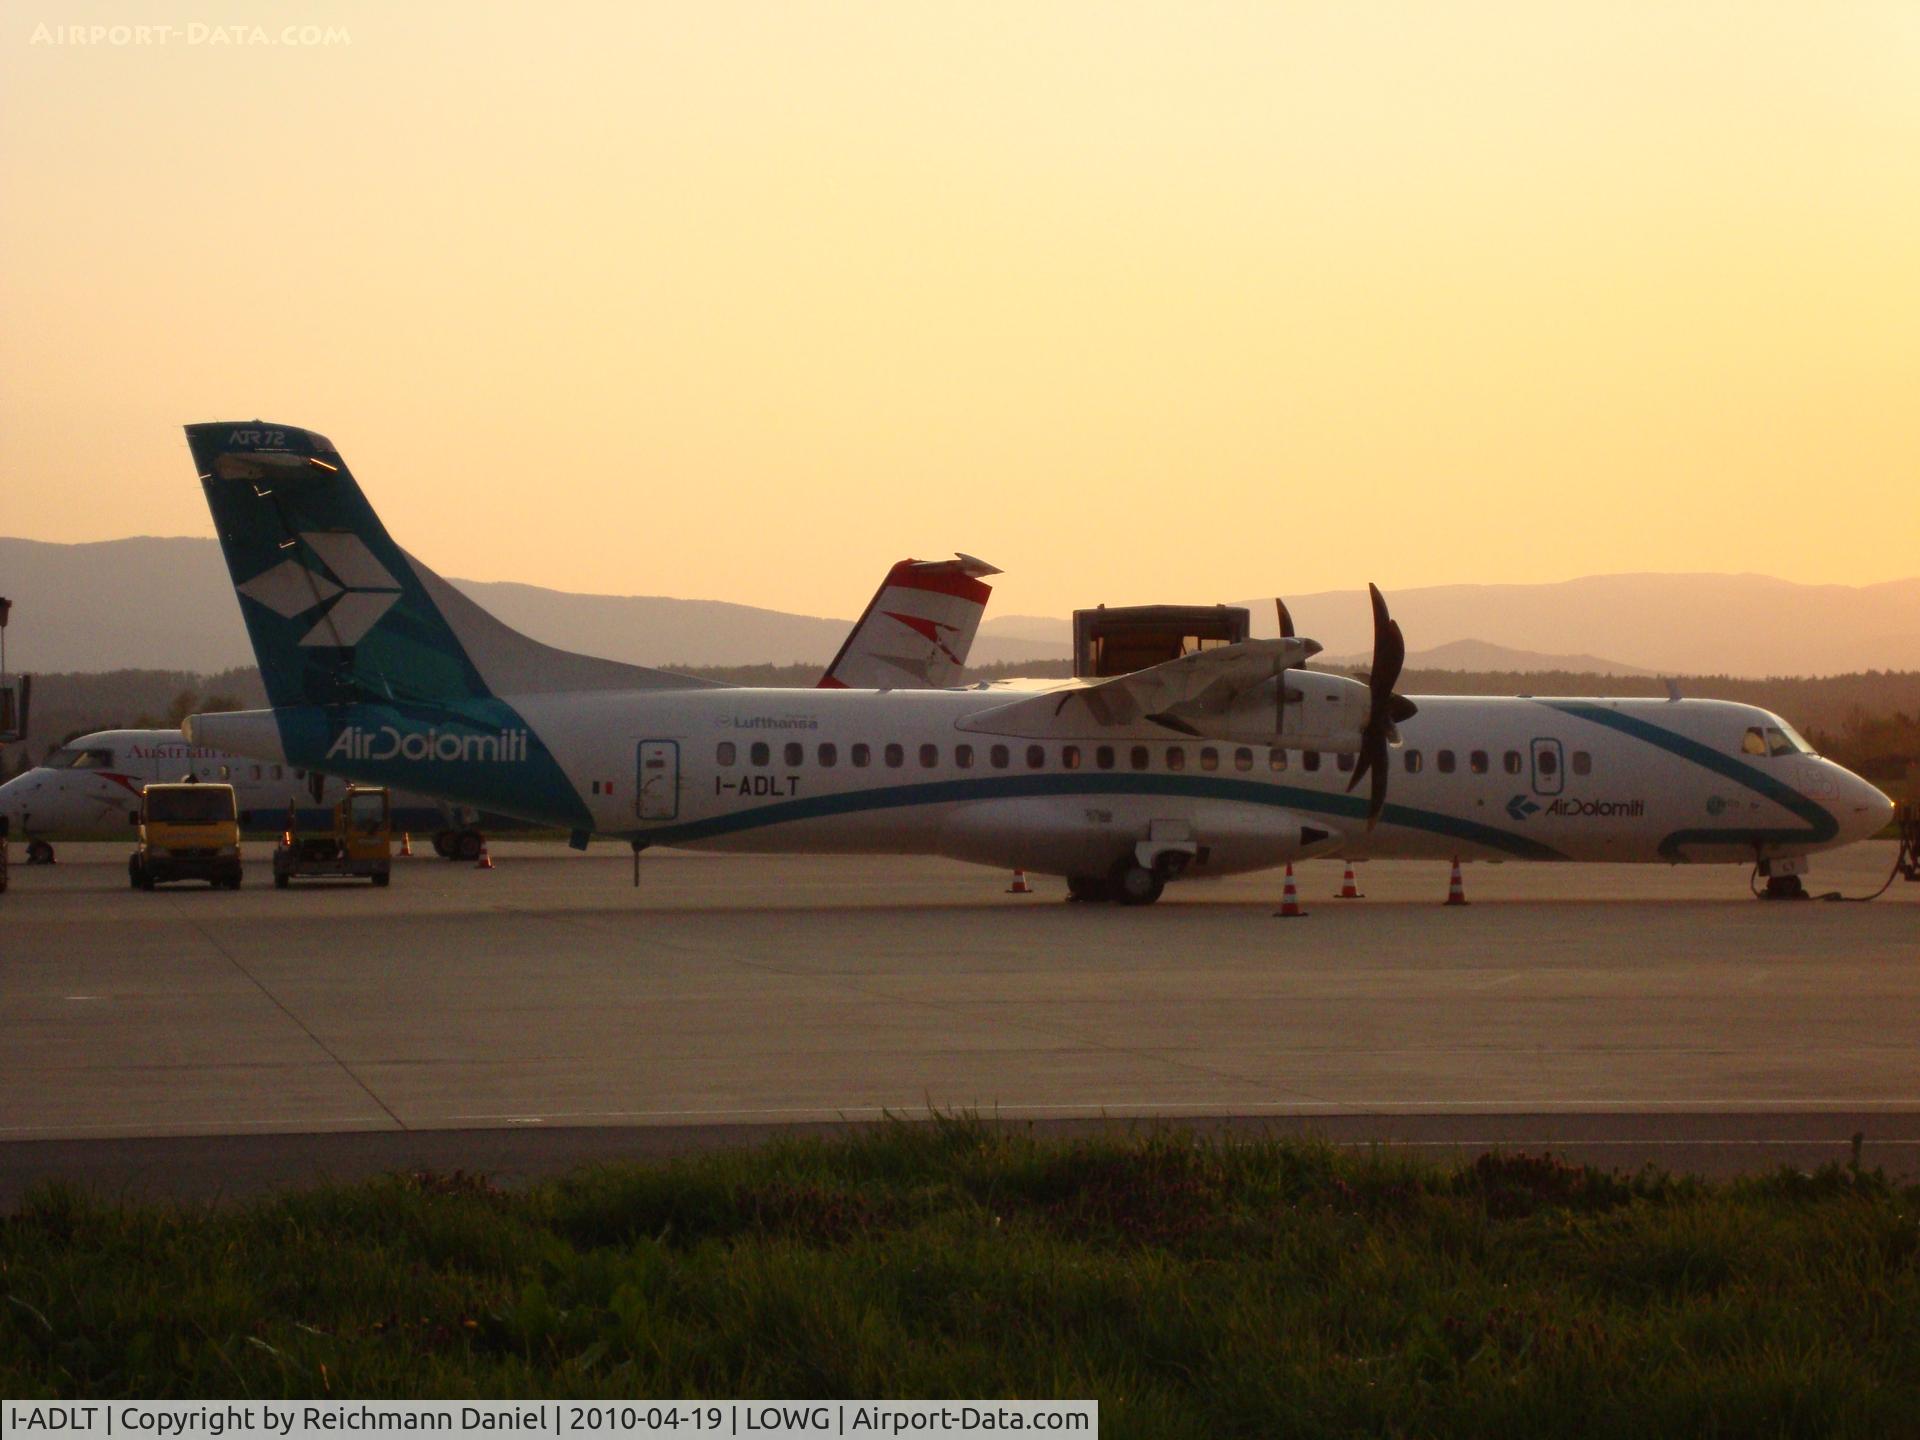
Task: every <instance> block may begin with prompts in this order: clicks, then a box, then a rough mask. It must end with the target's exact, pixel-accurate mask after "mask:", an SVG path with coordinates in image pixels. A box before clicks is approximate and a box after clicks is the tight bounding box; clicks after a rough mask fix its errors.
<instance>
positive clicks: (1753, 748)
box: [1740, 725, 1767, 755]
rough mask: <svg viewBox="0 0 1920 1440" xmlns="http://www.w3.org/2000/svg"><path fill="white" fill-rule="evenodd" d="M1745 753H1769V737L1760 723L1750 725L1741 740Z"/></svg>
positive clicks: (1741, 750) (1742, 750)
mask: <svg viewBox="0 0 1920 1440" xmlns="http://www.w3.org/2000/svg"><path fill="white" fill-rule="evenodd" d="M1740 752H1741V753H1742V754H1743V755H1764V754H1766V753H1767V737H1766V735H1765V734H1764V733H1763V732H1762V731H1761V729H1760V727H1759V726H1758V725H1753V726H1749V727H1748V729H1747V733H1746V737H1745V738H1744V739H1742V740H1741V742H1740Z"/></svg>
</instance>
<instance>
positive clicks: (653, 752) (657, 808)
mask: <svg viewBox="0 0 1920 1440" xmlns="http://www.w3.org/2000/svg"><path fill="white" fill-rule="evenodd" d="M634 794H635V796H636V797H637V798H636V799H635V801H634V806H635V809H636V811H637V813H638V814H639V816H640V818H641V819H642V820H672V819H675V818H676V817H677V816H678V815H679V814H680V742H679V741H677V740H642V741H641V742H640V782H639V784H637V785H636V786H635V787H634Z"/></svg>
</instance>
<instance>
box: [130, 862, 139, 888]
mask: <svg viewBox="0 0 1920 1440" xmlns="http://www.w3.org/2000/svg"><path fill="white" fill-rule="evenodd" d="M127 884H129V885H131V886H132V887H133V888H134V889H135V890H138V889H139V888H140V857H139V856H138V855H129V856H128V857H127Z"/></svg>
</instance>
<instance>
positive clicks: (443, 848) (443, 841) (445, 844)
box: [433, 830, 453, 860]
mask: <svg viewBox="0 0 1920 1440" xmlns="http://www.w3.org/2000/svg"><path fill="white" fill-rule="evenodd" d="M433 853H434V854H436V855H438V856H439V857H440V858H441V859H442V860H451V859H452V858H453V831H451V830H442V831H440V832H439V833H438V834H436V835H435V836H434V837H433Z"/></svg>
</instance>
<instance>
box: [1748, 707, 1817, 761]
mask: <svg viewBox="0 0 1920 1440" xmlns="http://www.w3.org/2000/svg"><path fill="white" fill-rule="evenodd" d="M1740 753H1741V754H1743V755H1764V756H1768V757H1772V756H1776V755H1811V754H1813V747H1812V746H1811V745H1809V744H1808V743H1807V742H1806V741H1805V740H1803V739H1802V738H1801V737H1800V732H1799V731H1797V730H1795V729H1794V728H1793V727H1792V726H1791V725H1789V724H1787V722H1786V721H1784V720H1782V719H1780V718H1779V717H1778V716H1775V717H1774V723H1773V724H1771V725H1749V726H1748V727H1747V733H1746V734H1745V735H1744V736H1742V737H1741V740H1740Z"/></svg>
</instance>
